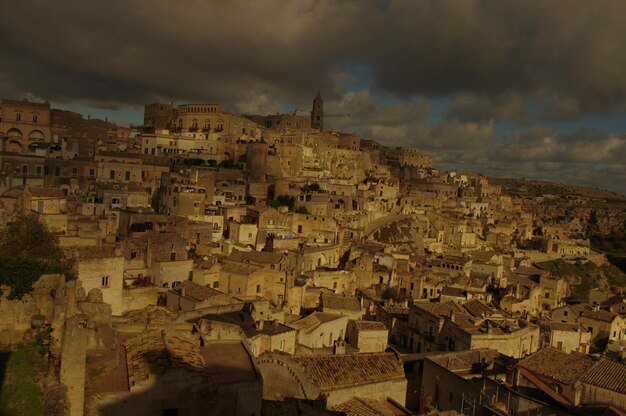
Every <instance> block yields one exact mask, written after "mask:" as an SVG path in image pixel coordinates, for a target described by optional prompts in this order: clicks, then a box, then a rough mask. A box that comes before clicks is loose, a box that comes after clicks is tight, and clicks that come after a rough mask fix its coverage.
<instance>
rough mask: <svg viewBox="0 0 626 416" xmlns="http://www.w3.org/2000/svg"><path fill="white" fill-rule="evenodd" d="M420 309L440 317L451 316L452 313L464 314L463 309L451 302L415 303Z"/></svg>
mask: <svg viewBox="0 0 626 416" xmlns="http://www.w3.org/2000/svg"><path fill="white" fill-rule="evenodd" d="M413 306H415V307H416V308H418V309H421V310H423V311H426V312H428V313H431V314H433V315H438V316H449V315H450V312H463V309H462V308H461V307H460V306H459V305H457V304H456V303H454V302H452V301H449V302H417V303H414V304H413Z"/></svg>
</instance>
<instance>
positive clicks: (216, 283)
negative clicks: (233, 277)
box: [213, 280, 220, 289]
mask: <svg viewBox="0 0 626 416" xmlns="http://www.w3.org/2000/svg"><path fill="white" fill-rule="evenodd" d="M218 287H220V282H218V281H217V280H216V281H215V282H213V289H217V288H218Z"/></svg>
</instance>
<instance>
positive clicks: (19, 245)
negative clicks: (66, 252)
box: [0, 213, 63, 260]
mask: <svg viewBox="0 0 626 416" xmlns="http://www.w3.org/2000/svg"><path fill="white" fill-rule="evenodd" d="M62 254H63V253H62V251H61V249H60V248H59V243H58V239H57V238H56V237H55V236H54V235H53V234H52V233H50V231H49V230H48V227H47V226H46V224H44V223H43V222H41V221H40V220H39V216H38V215H37V214H35V213H31V214H25V215H20V216H19V217H17V219H16V220H15V221H13V222H12V223H9V224H8V225H7V226H6V227H4V228H3V229H2V230H1V231H0V257H11V258H18V259H47V260H50V259H57V260H58V259H60V258H61V256H62Z"/></svg>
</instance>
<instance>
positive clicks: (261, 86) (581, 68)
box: [0, 0, 626, 195]
mask: <svg viewBox="0 0 626 416" xmlns="http://www.w3.org/2000/svg"><path fill="white" fill-rule="evenodd" d="M0 5H1V6H2V10H3V13H2V14H3V24H2V25H0V57H1V59H0V98H15V99H21V98H28V99H32V100H48V101H50V102H51V104H52V105H53V107H55V108H63V109H70V110H74V111H78V112H80V113H83V114H84V115H85V116H86V115H88V114H89V115H91V117H99V118H104V117H107V118H108V119H109V120H112V121H116V122H118V123H120V124H122V125H128V124H129V123H133V124H141V122H142V117H143V105H145V104H147V103H152V102H157V101H159V102H173V103H190V102H194V103H218V104H221V105H222V106H223V107H224V108H226V109H228V110H230V111H233V112H235V113H242V114H243V113H245V114H272V113H277V112H285V111H293V110H298V111H300V112H301V113H302V114H307V113H308V112H310V109H311V106H312V100H313V97H314V96H315V94H316V93H317V91H318V90H319V91H320V92H321V95H322V97H323V98H324V101H325V102H324V107H325V108H324V109H325V112H326V113H327V114H351V116H350V117H329V118H327V119H326V121H325V124H326V127H327V128H329V129H334V130H339V131H346V132H353V133H357V134H359V135H361V136H362V137H365V138H373V139H376V140H377V141H379V142H380V143H382V144H384V145H389V146H411V147H416V148H418V149H420V150H423V151H425V152H429V153H432V154H433V155H434V156H435V160H436V165H437V166H438V167H440V168H442V169H444V170H453V169H454V170H460V171H467V172H478V173H482V174H485V175H493V176H505V177H517V178H528V179H543V180H549V181H556V182H564V183H570V184H577V185H584V186H592V187H599V188H604V189H609V190H612V191H615V192H617V193H620V194H622V195H626V25H624V24H623V17H624V16H626V2H624V1H623V0H615V1H609V0H596V1H593V2H592V1H588V0H568V1H562V0H559V1H553V0H523V1H522V0H519V1H517V0H509V1H502V0H484V1H481V0H410V1H408V0H407V1H401V0H398V1H395V0H370V1H368V0H336V1H324V0H298V1H286V0H281V1H278V0H263V1H255V0H245V1H244V0H230V1H228V2H224V1H208V0H181V1H178V2H171V1H168V2H166V1H162V0H151V1H147V0H146V1H138V0H124V1H121V0H120V1H118V0H110V1H106V2H86V1H83V0H80V1H78V0H68V1H65V0H56V1H54V2H42V1H35V0H21V1H19V2H16V1H10V0H0Z"/></svg>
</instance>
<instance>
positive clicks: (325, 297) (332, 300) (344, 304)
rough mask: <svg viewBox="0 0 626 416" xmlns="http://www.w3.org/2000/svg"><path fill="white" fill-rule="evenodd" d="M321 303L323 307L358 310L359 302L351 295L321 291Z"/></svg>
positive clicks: (359, 308) (359, 307)
mask: <svg viewBox="0 0 626 416" xmlns="http://www.w3.org/2000/svg"><path fill="white" fill-rule="evenodd" d="M321 297H322V299H321V304H322V305H323V307H324V309H343V310H348V311H360V310H361V303H360V302H359V300H358V299H357V298H355V297H352V296H343V295H333V294H330V293H322V295H321Z"/></svg>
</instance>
